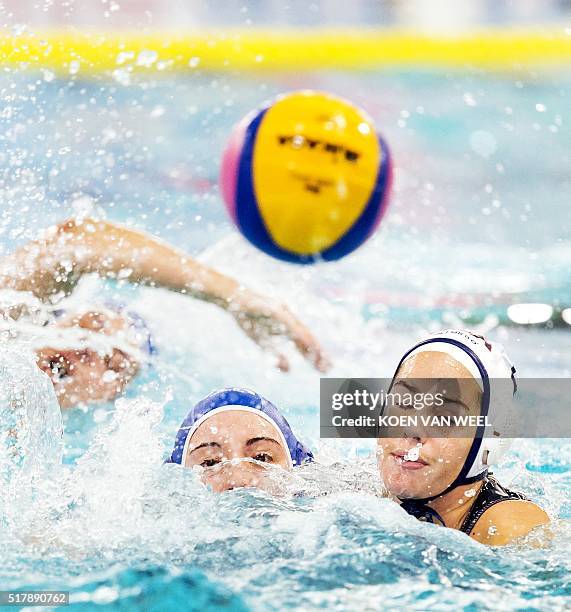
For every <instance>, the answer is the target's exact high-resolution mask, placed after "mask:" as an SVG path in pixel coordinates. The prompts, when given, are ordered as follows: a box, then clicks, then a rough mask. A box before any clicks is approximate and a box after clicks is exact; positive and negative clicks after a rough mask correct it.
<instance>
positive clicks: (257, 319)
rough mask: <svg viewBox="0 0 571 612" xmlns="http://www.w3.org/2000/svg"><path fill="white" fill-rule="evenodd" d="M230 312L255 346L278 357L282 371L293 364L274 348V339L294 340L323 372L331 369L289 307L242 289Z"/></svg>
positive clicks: (313, 340)
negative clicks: (281, 337)
mask: <svg viewBox="0 0 571 612" xmlns="http://www.w3.org/2000/svg"><path fill="white" fill-rule="evenodd" d="M228 312H230V314H231V315H232V316H233V317H234V319H235V320H236V322H237V323H238V325H239V326H240V327H241V328H242V329H243V330H244V331H245V332H246V334H248V336H249V337H250V338H252V340H254V342H256V343H257V344H258V345H259V346H261V347H262V348H263V349H266V350H271V351H273V352H275V353H276V355H277V357H278V367H279V369H280V370H282V371H284V372H287V371H288V370H289V362H288V360H287V358H286V357H285V355H283V354H282V353H280V352H278V351H276V350H275V349H274V348H273V346H272V342H271V341H272V337H273V336H285V337H287V338H289V339H290V340H292V341H293V342H294V344H295V346H296V347H297V350H298V351H299V352H300V353H301V354H302V355H303V356H304V357H305V358H306V359H308V360H309V361H310V362H311V363H312V365H313V366H314V367H315V368H316V369H317V370H319V371H320V372H326V371H327V370H328V369H329V368H330V366H331V363H330V362H329V360H328V359H327V357H326V356H325V354H324V352H323V349H322V347H321V346H320V344H319V342H318V341H317V339H316V338H315V337H314V336H313V334H312V333H311V332H310V331H309V329H307V327H306V326H305V325H304V324H303V323H302V322H301V321H300V320H299V319H298V318H297V317H296V316H295V315H294V314H293V313H292V312H291V311H290V310H289V308H288V307H287V306H286V305H285V304H281V303H279V302H277V301H275V300H272V299H270V298H267V297H264V296H262V295H259V294H256V293H253V292H251V291H248V290H244V289H242V290H241V291H240V292H239V293H237V294H236V295H235V296H233V297H232V298H231V299H230V300H229V306H228Z"/></svg>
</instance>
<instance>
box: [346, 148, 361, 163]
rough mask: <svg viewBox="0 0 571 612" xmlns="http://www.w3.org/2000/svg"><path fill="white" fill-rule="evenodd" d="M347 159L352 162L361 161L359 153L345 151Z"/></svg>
mask: <svg viewBox="0 0 571 612" xmlns="http://www.w3.org/2000/svg"><path fill="white" fill-rule="evenodd" d="M345 159H346V160H347V161H350V162H354V161H357V160H358V159H359V153H355V151H347V150H346V151H345Z"/></svg>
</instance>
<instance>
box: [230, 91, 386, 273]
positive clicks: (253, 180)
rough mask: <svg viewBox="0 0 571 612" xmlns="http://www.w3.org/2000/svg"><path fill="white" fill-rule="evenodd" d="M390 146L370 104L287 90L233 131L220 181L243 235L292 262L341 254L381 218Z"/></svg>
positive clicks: (339, 256)
mask: <svg viewBox="0 0 571 612" xmlns="http://www.w3.org/2000/svg"><path fill="white" fill-rule="evenodd" d="M391 182H392V166H391V157H390V153H389V149H388V147H387V144H386V143H385V141H384V140H383V139H382V138H381V136H380V135H379V134H378V133H377V131H376V129H375V126H374V124H373V122H372V120H371V119H370V118H369V117H368V116H367V115H366V114H365V112H364V111H362V110H361V109H359V108H357V107H356V106H354V105H353V104H351V103H350V102H347V101H346V100H343V99H341V98H338V97H335V96H332V95H329V94H326V93H321V92H314V91H299V92H293V93H290V94H287V95H284V96H280V97H279V98H277V99H276V100H274V101H273V102H271V103H270V104H268V105H266V106H264V107H263V108H261V109H259V110H256V111H254V112H253V113H250V114H249V115H247V116H246V117H244V119H243V120H242V121H241V122H240V123H238V124H237V125H236V127H235V128H234V130H233V132H232V135H231V137H230V140H229V142H228V146H227V148H226V150H225V152H224V156H223V160H222V169H221V174H220V185H221V190H222V194H223V198H224V201H225V204H226V207H227V209H228V211H229V213H230V215H231V217H232V219H233V221H234V223H235V224H236V226H237V227H238V229H239V230H240V231H241V232H242V234H243V235H244V236H245V237H246V238H247V239H248V240H249V241H250V242H251V243H252V244H254V245H255V246H256V247H258V248H259V249H261V250H262V251H265V252H266V253H267V254H269V255H272V256H273V257H277V258H278V259H282V260H285V261H289V262H295V263H313V262H315V261H318V260H335V259H339V258H341V257H343V256H344V255H347V254H348V253H350V252H351V251H353V250H354V249H356V248H357V247H359V246H360V245H361V244H363V242H365V240H367V238H369V236H371V234H372V233H373V232H374V230H375V229H376V227H377V226H378V224H379V223H380V221H381V218H382V216H383V214H384V213H385V211H386V208H387V205H388V202H389V194H390V190H391Z"/></svg>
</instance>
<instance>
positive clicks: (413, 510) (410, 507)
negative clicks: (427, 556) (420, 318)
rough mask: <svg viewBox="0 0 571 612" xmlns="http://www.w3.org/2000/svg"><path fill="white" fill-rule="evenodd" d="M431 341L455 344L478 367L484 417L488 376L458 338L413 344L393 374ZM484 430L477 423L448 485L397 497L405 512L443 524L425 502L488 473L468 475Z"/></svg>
mask: <svg viewBox="0 0 571 612" xmlns="http://www.w3.org/2000/svg"><path fill="white" fill-rule="evenodd" d="M433 342H438V343H440V342H444V343H445V344H452V345H454V346H457V347H458V348H460V349H462V350H463V351H464V352H465V353H467V354H468V355H469V356H470V357H471V359H472V361H473V362H474V363H475V364H476V367H477V368H478V371H479V372H480V377H481V378H482V385H483V393H482V405H481V411H480V414H481V416H483V417H486V416H487V415H488V412H489V410H490V379H489V377H488V372H487V371H486V368H485V367H484V364H483V363H482V361H481V360H480V358H479V357H478V355H476V353H475V352H474V351H473V350H472V349H471V348H470V347H468V346H466V345H465V344H462V342H459V341H458V340H454V339H452V338H430V339H428V340H424V341H423V342H419V343H418V344H417V345H416V346H413V347H412V348H411V349H410V350H409V351H407V352H406V353H405V354H404V356H403V357H402V359H401V360H400V362H399V364H398V366H397V369H396V371H395V376H396V374H397V372H398V371H399V369H400V367H401V365H402V364H403V362H404V360H405V359H406V358H407V357H408V356H409V355H410V354H411V353H412V352H413V351H414V350H416V349H417V348H418V347H420V346H424V345H425V344H431V343H433ZM393 379H394V377H393ZM391 386H392V385H391ZM389 390H390V389H389ZM484 431H485V426H484V425H479V426H478V428H477V430H476V435H475V436H474V439H473V440H472V445H471V446H470V450H469V451H468V456H467V457H466V460H465V461H464V465H463V466H462V469H461V470H460V472H459V474H458V476H456V478H455V479H454V480H453V481H452V483H451V484H450V485H448V486H447V487H446V488H445V489H444V490H443V491H441V492H440V493H437V494H436V495H432V496H430V497H422V498H417V499H407V498H404V499H402V498H400V497H399V498H398V499H399V500H400V501H401V506H402V507H403V509H404V510H406V512H408V513H409V514H411V515H412V516H415V517H416V518H419V519H420V520H424V521H427V522H429V523H433V522H434V519H435V518H436V519H437V520H438V521H440V522H441V523H442V524H443V525H445V523H444V520H443V519H442V517H441V516H440V515H439V514H438V512H436V510H434V509H433V508H431V507H430V506H428V505H427V504H428V503H429V502H431V501H433V500H435V499H436V498H437V497H442V496H443V495H446V494H447V493H449V492H450V491H452V490H453V489H455V488H456V487H459V486H461V485H465V484H471V483H473V482H477V481H478V480H482V479H483V478H485V477H486V475H487V473H488V470H487V469H485V470H484V471H483V472H480V473H479V474H476V475H475V476H470V477H469V476H468V474H469V473H470V469H471V468H472V465H474V461H475V459H476V457H477V456H478V453H479V451H480V447H481V445H482V439H483V436H484Z"/></svg>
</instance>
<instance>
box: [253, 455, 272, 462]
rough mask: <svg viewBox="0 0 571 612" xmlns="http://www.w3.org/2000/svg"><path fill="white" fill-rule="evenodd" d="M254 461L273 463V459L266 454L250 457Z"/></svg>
mask: <svg viewBox="0 0 571 612" xmlns="http://www.w3.org/2000/svg"><path fill="white" fill-rule="evenodd" d="M252 459H254V460H255V461H261V462H262V463H273V461H274V458H273V457H272V456H271V455H269V454H268V453H258V454H257V455H254V456H253V457H252Z"/></svg>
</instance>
